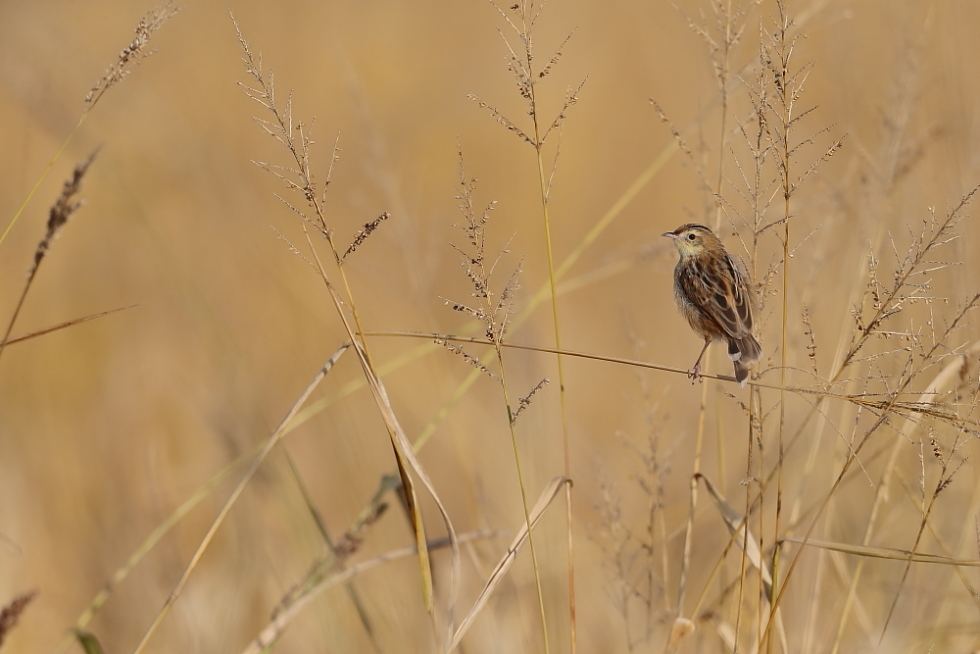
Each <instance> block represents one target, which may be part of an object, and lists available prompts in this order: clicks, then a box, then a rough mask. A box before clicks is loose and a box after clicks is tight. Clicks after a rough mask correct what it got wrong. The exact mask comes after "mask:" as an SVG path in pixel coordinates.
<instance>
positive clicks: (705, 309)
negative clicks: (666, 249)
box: [663, 223, 762, 387]
mask: <svg viewBox="0 0 980 654" xmlns="http://www.w3.org/2000/svg"><path fill="white" fill-rule="evenodd" d="M663 236H666V237H667V238H670V239H673V241H674V245H675V246H677V251H678V252H679V253H680V255H681V258H680V260H679V261H678V262H677V266H676V267H675V268H674V298H675V299H676V300H677V308H678V309H680V312H681V315H683V316H684V317H685V318H686V319H687V322H688V324H690V325H691V329H693V330H694V332H695V333H696V334H697V335H698V336H700V337H701V338H703V339H704V348H702V350H701V354H700V355H698V360H697V361H696V362H695V363H694V368H693V369H691V372H690V373H689V376H690V377H691V379H692V380H693V379H698V378H699V377H700V376H701V358H702V357H703V356H704V353H705V351H706V350H707V349H708V346H709V345H710V344H711V341H712V340H713V339H724V340H726V341H727V342H728V358H730V359H731V360H732V361H733V362H734V363H735V380H736V381H737V382H738V383H739V384H740V385H741V386H743V387H744V386H745V380H746V379H748V378H749V366H750V365H752V364H753V363H755V362H756V361H758V360H759V359H760V358H761V357H762V346H761V345H759V341H757V340H756V339H755V336H753V335H752V309H753V306H752V305H753V302H752V297H751V295H750V291H749V288H748V285H747V282H746V278H747V275H746V274H745V272H744V270H743V269H742V265H741V262H740V261H738V260H737V259H735V258H733V257H732V256H731V255H730V254H728V253H727V252H725V246H724V245H722V243H721V241H720V240H719V239H718V237H717V236H715V235H714V234H713V233H712V232H711V230H710V229H708V228H707V227H705V226H704V225H697V224H695V223H688V224H686V225H681V226H680V227H678V228H677V229H675V230H674V231H672V232H664V233H663Z"/></svg>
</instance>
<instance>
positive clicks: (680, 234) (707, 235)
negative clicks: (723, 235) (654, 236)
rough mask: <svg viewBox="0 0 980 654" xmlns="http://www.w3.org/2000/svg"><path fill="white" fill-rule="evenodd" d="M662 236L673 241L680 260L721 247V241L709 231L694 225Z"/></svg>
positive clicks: (702, 226) (682, 227)
mask: <svg viewBox="0 0 980 654" xmlns="http://www.w3.org/2000/svg"><path fill="white" fill-rule="evenodd" d="M662 236H666V237H667V238H669V239H671V240H673V241H674V245H675V246H677V251H678V252H680V255H681V258H682V259H686V258H687V257H694V256H697V255H699V254H702V253H704V252H711V251H713V250H716V249H718V248H722V247H723V246H722V244H721V241H719V240H718V237H717V236H715V235H714V234H713V233H712V232H711V230H710V229H708V228H707V227H705V226H704V225H698V224H696V223H688V224H686V225H681V226H680V227H678V228H677V229H675V230H674V231H672V232H664V233H663V234H662Z"/></svg>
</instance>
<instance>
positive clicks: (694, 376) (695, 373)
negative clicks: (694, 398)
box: [687, 336, 711, 384]
mask: <svg viewBox="0 0 980 654" xmlns="http://www.w3.org/2000/svg"><path fill="white" fill-rule="evenodd" d="M709 345H711V337H710V336H709V337H708V338H706V339H704V347H703V348H701V354H699V355H698V360H697V361H695V362H694V367H693V368H691V371H690V372H689V373H687V376H688V377H690V378H691V383H692V384H693V383H694V382H695V381H697V380H699V379H701V359H703V358H704V353H705V352H707V351H708V346H709Z"/></svg>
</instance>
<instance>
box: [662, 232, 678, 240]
mask: <svg viewBox="0 0 980 654" xmlns="http://www.w3.org/2000/svg"><path fill="white" fill-rule="evenodd" d="M661 236H666V237H667V238H672V239H675V240H676V239H677V234H675V233H674V232H664V233H663V234H661Z"/></svg>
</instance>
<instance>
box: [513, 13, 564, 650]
mask: <svg viewBox="0 0 980 654" xmlns="http://www.w3.org/2000/svg"><path fill="white" fill-rule="evenodd" d="M528 10H529V7H528V6H527V5H526V4H524V2H522V6H521V21H522V35H521V36H522V40H523V41H524V45H525V56H526V62H527V72H528V76H527V79H528V84H527V89H528V95H529V96H530V97H529V98H528V100H529V102H530V114H531V120H532V123H533V125H534V152H535V159H536V162H537V169H538V190H539V193H540V196H541V216H542V219H543V220H544V238H545V247H546V250H547V253H548V287H549V291H550V293H551V318H552V324H553V327H554V332H555V349H556V350H561V327H560V325H561V322H560V320H559V317H558V292H557V290H556V288H555V287H556V285H557V282H556V279H557V276H556V274H555V257H554V250H553V248H552V240H551V218H550V215H549V213H548V192H549V186H550V185H549V183H548V180H547V178H546V177H545V172H544V141H543V139H542V136H541V127H540V121H539V120H538V118H539V117H538V107H537V101H536V98H537V93H536V92H537V81H536V80H537V79H538V75H536V74H534V69H533V66H532V62H533V57H532V52H531V25H530V24H529V23H528ZM556 156H557V155H556ZM555 359H556V361H557V364H558V396H559V402H560V404H561V428H562V463H563V469H564V474H565V477H567V478H568V479H572V470H571V459H570V453H569V439H568V408H567V399H566V397H565V371H564V365H563V363H562V357H561V355H560V354H558V355H556V357H555ZM525 510H526V507H525ZM565 522H566V534H567V545H566V547H567V556H568V616H569V623H568V624H569V640H570V648H571V652H572V654H575V651H576V640H577V639H576V617H575V557H574V551H575V550H574V538H573V532H572V524H573V522H572V485H571V484H566V485H565ZM529 529H530V528H529ZM529 534H530V531H529ZM532 551H533V548H532ZM538 583H539V584H540V582H538ZM542 611H543V609H542ZM543 619H544V615H543V613H542V620H543Z"/></svg>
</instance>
